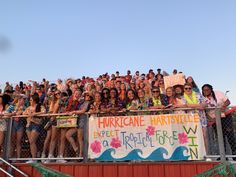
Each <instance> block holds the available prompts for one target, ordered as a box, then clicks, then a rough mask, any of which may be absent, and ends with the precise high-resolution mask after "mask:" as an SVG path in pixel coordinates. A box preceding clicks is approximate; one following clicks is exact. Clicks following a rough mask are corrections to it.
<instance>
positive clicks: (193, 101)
mask: <svg viewBox="0 0 236 177" xmlns="http://www.w3.org/2000/svg"><path fill="white" fill-rule="evenodd" d="M184 99H185V100H186V107H188V108H193V109H197V110H199V111H187V113H198V114H199V117H200V121H201V125H202V131H203V137H204V143H205V147H206V149H208V140H207V128H206V127H207V118H206V114H205V112H204V111H203V110H204V109H205V108H206V106H207V105H206V103H205V99H204V97H203V96H202V95H201V94H199V93H196V92H194V91H193V88H192V84H190V83H186V84H185V85H184Z"/></svg>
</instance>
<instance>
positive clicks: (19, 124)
mask: <svg viewBox="0 0 236 177" xmlns="http://www.w3.org/2000/svg"><path fill="white" fill-rule="evenodd" d="M23 130H24V124H23V121H22V120H19V121H16V120H13V125H12V131H13V132H19V131H23Z"/></svg>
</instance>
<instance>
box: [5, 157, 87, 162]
mask: <svg viewBox="0 0 236 177" xmlns="http://www.w3.org/2000/svg"><path fill="white" fill-rule="evenodd" d="M61 159H63V160H83V157H58V158H57V157H55V158H9V160H13V161H14V160H15V161H25V160H61Z"/></svg>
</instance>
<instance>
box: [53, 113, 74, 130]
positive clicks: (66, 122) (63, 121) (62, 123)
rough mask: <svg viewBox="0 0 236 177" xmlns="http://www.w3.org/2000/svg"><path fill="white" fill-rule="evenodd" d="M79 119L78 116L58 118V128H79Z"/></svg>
mask: <svg viewBox="0 0 236 177" xmlns="http://www.w3.org/2000/svg"><path fill="white" fill-rule="evenodd" d="M77 117H78V116H74V115H71V116H58V117H56V119H57V128H72V127H77Z"/></svg>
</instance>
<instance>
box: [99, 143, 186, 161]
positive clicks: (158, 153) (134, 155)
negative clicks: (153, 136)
mask: <svg viewBox="0 0 236 177" xmlns="http://www.w3.org/2000/svg"><path fill="white" fill-rule="evenodd" d="M184 151H187V152H188V149H187V148H186V147H184V146H180V147H177V148H176V149H175V151H174V152H173V154H172V155H171V157H170V158H169V159H165V158H164V154H165V155H168V151H167V150H166V149H165V148H162V147H160V148H158V149H156V150H155V151H153V152H152V153H151V154H150V155H149V156H148V157H146V158H143V157H141V156H140V155H142V154H143V152H142V150H140V149H134V150H132V151H131V152H130V153H129V154H128V155H127V156H125V157H123V158H114V157H113V156H112V154H115V153H116V150H115V149H112V148H111V149H107V150H106V151H104V152H103V153H102V155H101V156H100V157H98V158H96V160H99V161H126V160H142V161H177V160H188V158H189V156H185V155H184Z"/></svg>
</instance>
